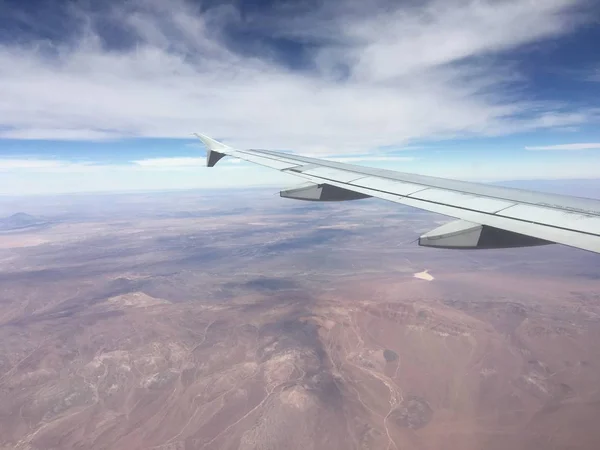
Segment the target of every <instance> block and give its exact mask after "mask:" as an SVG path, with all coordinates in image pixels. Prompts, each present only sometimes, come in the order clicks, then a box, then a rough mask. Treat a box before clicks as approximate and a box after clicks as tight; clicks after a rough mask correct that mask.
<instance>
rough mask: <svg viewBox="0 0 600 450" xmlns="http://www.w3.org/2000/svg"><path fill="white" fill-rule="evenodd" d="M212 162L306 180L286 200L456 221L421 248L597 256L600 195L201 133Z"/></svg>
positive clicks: (433, 234) (432, 234)
mask: <svg viewBox="0 0 600 450" xmlns="http://www.w3.org/2000/svg"><path fill="white" fill-rule="evenodd" d="M196 136H197V137H198V138H199V139H200V140H201V141H202V142H203V143H204V145H205V146H206V148H207V155H206V164H207V166H208V167H213V166H214V165H215V164H216V163H217V162H218V161H219V160H220V159H221V158H223V157H224V156H226V155H229V156H233V157H235V158H239V159H243V160H245V161H249V162H252V163H256V164H259V165H261V166H265V167H269V168H272V169H275V170H279V171H280V172H284V173H288V174H290V175H294V176H297V177H299V178H303V179H304V180H306V181H307V182H308V183H307V184H304V185H302V186H299V187H296V188H292V189H287V190H282V191H281V193H280V195H281V196H282V197H286V198H293V199H298V200H310V201H341V200H356V199H361V198H367V197H377V198H382V199H384V200H389V201H392V202H395V203H401V204H403V205H408V206H413V207H415V208H420V209H424V210H427V211H432V212H435V213H439V214H443V215H445V216H450V217H454V218H457V219H459V220H457V221H454V222H450V223H448V224H445V225H442V226H441V227H439V228H436V229H435V230H432V231H430V232H428V233H425V234H424V235H422V236H421V237H420V238H419V245H422V246H428V247H439V248H454V249H479V248H507V247H526V246H533V245H544V244H551V243H559V244H564V245H567V246H570V247H576V248H580V249H583V250H589V251H591V252H595V253H600V200H592V199H587V198H580V197H571V196H564V195H555V194H545V193H541V192H534V191H527V190H522V189H514V188H506V187H499V186H492V185H486V184H480V183H469V182H464V181H457V180H449V179H444V178H437V177H430V176H424V175H417V174H411V173H403V172H397V171H393V170H384V169H375V168H368V167H361V166H357V165H353V164H344V163H339V162H333V161H327V160H323V159H318V158H308V157H303V156H297V155H293V154H288V153H281V152H274V151H269V150H239V149H235V148H232V147H229V146H227V145H225V144H223V143H221V142H218V141H215V140H214V139H211V138H210V137H208V136H204V135H200V134H196Z"/></svg>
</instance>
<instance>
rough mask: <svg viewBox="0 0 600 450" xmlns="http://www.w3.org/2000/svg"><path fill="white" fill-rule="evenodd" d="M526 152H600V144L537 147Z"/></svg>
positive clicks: (528, 148) (531, 147) (532, 147)
mask: <svg viewBox="0 0 600 450" xmlns="http://www.w3.org/2000/svg"><path fill="white" fill-rule="evenodd" d="M525 150H534V151H538V150H539V151H541V150H570V151H573V150H600V142H587V143H581V144H559V145H536V146H528V147H525Z"/></svg>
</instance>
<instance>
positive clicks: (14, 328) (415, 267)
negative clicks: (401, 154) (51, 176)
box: [0, 190, 600, 450]
mask: <svg viewBox="0 0 600 450" xmlns="http://www.w3.org/2000/svg"><path fill="white" fill-rule="evenodd" d="M0 216H2V217H4V219H2V221H0V229H1V230H2V231H0V448H2V449H117V450H119V449H123V450H125V449H157V450H158V449H162V450H167V449H169V450H175V449H178V450H179V449H181V450H183V449H207V450H208V449H265V450H266V449H287V450H293V449H314V450H325V449H383V450H412V449H415V450H434V449H444V450H453V449H457V450H459V449H460V450H475V449H490V450H496V449H497V450H501V449H534V448H539V449H590V450H596V449H598V448H600V426H599V423H600V422H599V420H600V344H599V343H600V255H595V254H591V253H588V252H584V251H579V250H575V249H570V248H566V247H561V246H557V245H552V246H546V247H538V248H528V249H509V250H498V251H458V252H457V251H448V250H435V249H427V248H420V247H418V246H417V245H416V244H415V243H414V242H413V241H414V240H415V239H416V238H417V237H418V235H419V234H420V233H422V232H424V231H427V230H429V229H431V228H433V227H435V226H436V225H438V224H442V223H444V222H446V221H448V220H449V219H448V218H444V217H441V216H437V215H433V214H429V213H425V212H420V211H416V210H412V209H408V208H404V207H399V206H398V205H393V204H390V203H384V202H380V201H376V200H360V201H356V202H348V203H336V204H315V203H303V202H293V201H290V200H284V199H280V198H278V197H276V196H274V195H273V193H272V191H268V192H267V191H264V190H246V191H210V192H204V191H201V192H192V191H188V192H177V193H168V194H167V193H149V194H120V195H100V194H95V195H91V194H90V195H78V196H56V197H26V198H20V199H17V198H8V197H7V198H4V199H1V200H0Z"/></svg>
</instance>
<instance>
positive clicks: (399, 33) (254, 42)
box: [0, 0, 597, 154]
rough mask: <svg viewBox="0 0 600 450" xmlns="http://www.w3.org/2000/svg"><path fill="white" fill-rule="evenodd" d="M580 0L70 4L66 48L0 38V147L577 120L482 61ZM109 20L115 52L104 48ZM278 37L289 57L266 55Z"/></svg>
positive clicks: (361, 135)
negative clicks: (257, 10) (259, 6)
mask: <svg viewBox="0 0 600 450" xmlns="http://www.w3.org/2000/svg"><path fill="white" fill-rule="evenodd" d="M577 3H578V2H577V1H574V0H544V1H543V2H538V1H532V0H503V1H493V0H479V1H469V0H433V1H430V2H427V3H426V4H424V5H423V6H404V7H402V8H401V7H399V6H393V5H395V4H396V3H390V2H385V1H382V2H379V4H378V5H375V6H378V7H375V6H371V7H369V8H366V7H365V6H361V5H363V2H354V1H345V2H330V4H329V5H327V6H319V7H317V8H304V9H302V8H300V9H299V10H294V11H292V13H290V12H287V13H286V12H285V8H283V7H282V8H280V9H279V10H278V9H275V10H274V12H271V13H269V14H263V15H262V16H260V20H259V18H258V17H257V16H253V15H252V14H250V13H247V14H245V15H244V14H242V13H241V12H240V11H239V10H238V9H235V8H233V7H231V6H220V7H215V8H212V9H207V10H204V11H201V10H200V9H199V8H197V7H195V6H192V5H190V4H188V3H185V2H183V1H181V0H175V1H173V2H169V3H168V5H167V4H164V3H162V2H158V1H157V0H147V1H144V0H136V1H134V2H129V3H126V6H122V5H119V6H114V7H110V8H107V9H105V10H102V11H101V12H100V11H96V12H91V11H89V10H85V9H82V8H77V7H71V8H70V9H69V10H68V11H66V12H65V14H68V16H69V18H70V21H71V22H70V23H72V24H74V25H73V26H72V28H73V29H74V30H76V32H75V33H74V34H71V35H69V36H68V39H63V40H60V39H50V40H47V39H46V40H39V39H38V40H33V39H30V40H28V41H27V42H25V43H23V42H19V41H11V42H10V43H6V42H5V43H3V44H0V98H2V101H1V102H0V137H4V138H14V139H76V140H79V139H84V140H85V139H90V140H98V139H113V138H123V137H134V136H135V137H140V136H142V137H176V138H187V137H190V134H191V133H192V132H195V131H200V132H203V133H207V134H210V135H213V136H215V137H217V138H224V139H226V140H227V142H228V143H230V144H232V145H235V146H241V147H255V148H256V147H263V148H280V149H281V148H292V149H295V150H298V151H303V152H305V153H313V154H335V153H338V154H339V153H343V154H347V153H352V152H365V151H368V150H372V149H374V148H377V147H381V146H390V145H402V144H404V143H406V142H409V141H413V140H418V139H423V138H428V139H430V138H438V137H449V136H456V135H461V136H464V135H471V134H484V135H495V134H503V133H510V132H514V131H520V130H529V129H534V128H546V127H560V126H572V125H577V124H580V123H585V122H587V121H589V120H590V119H591V117H593V116H595V115H596V114H597V112H595V111H590V110H570V109H568V108H566V107H565V105H556V104H544V103H543V102H542V103H541V102H539V101H536V102H533V101H528V100H526V99H523V98H521V97H520V95H519V92H520V91H519V90H518V89H516V87H517V86H519V85H520V83H522V82H524V81H525V80H523V78H522V76H521V74H519V72H518V70H517V68H516V67H514V66H513V65H511V64H509V63H507V62H503V63H501V61H506V60H503V59H495V58H494V55H498V54H499V53H500V52H504V51H509V50H513V49H515V48H522V47H523V46H527V45H529V44H533V43H536V42H539V41H540V40H545V39H549V38H553V37H556V36H560V35H563V34H565V33H569V32H570V31H572V30H573V29H575V28H576V27H577V26H578V25H579V24H581V22H582V21H583V20H585V19H584V18H583V17H584V16H582V15H580V14H579V13H578V12H577V10H576V9H575V8H573V6H576V5H577ZM334 4H335V6H333V5H334ZM282 11H283V12H282ZM107 24H109V25H110V27H112V28H110V29H111V30H112V29H114V30H120V31H119V33H117V34H119V35H120V36H122V42H121V44H122V45H116V44H114V43H113V44H112V45H109V44H110V42H108V41H107V38H106V35H105V34H106V33H104V32H103V30H104V29H105V28H106V27H107V26H108V25H107ZM232 30H233V31H232ZM115 33H116V32H115ZM244 36H247V37H248V38H247V39H244V38H243V37H244ZM269 39H270V41H269ZM245 41H247V42H246V44H245ZM273 41H274V42H275V44H273ZM286 42H287V43H290V42H291V43H294V45H296V47H297V48H296V47H295V48H296V50H293V51H292V50H289V51H287V52H286V51H278V49H279V50H281V48H282V46H283V44H284V43H286Z"/></svg>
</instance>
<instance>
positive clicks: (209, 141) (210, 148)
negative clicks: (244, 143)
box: [194, 133, 231, 167]
mask: <svg viewBox="0 0 600 450" xmlns="http://www.w3.org/2000/svg"><path fill="white" fill-rule="evenodd" d="M194 135H195V136H196V137H197V138H198V139H200V140H201V141H202V143H203V144H204V146H205V147H206V150H207V151H206V166H207V167H213V166H214V165H215V164H216V163H217V162H218V161H219V160H220V159H221V158H223V156H225V155H226V153H223V152H222V151H223V150H228V149H231V147H229V146H227V145H225V144H223V143H222V142H219V141H215V140H214V139H213V138H210V137H208V136H205V135H203V134H199V133H194ZM219 150H221V151H219Z"/></svg>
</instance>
